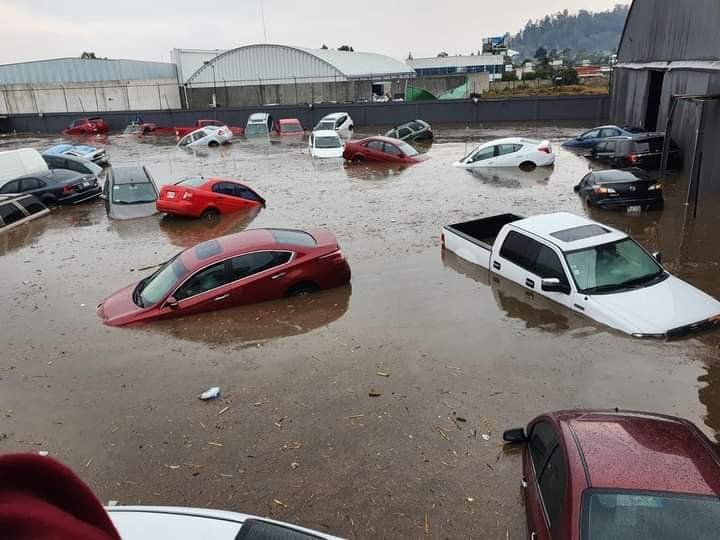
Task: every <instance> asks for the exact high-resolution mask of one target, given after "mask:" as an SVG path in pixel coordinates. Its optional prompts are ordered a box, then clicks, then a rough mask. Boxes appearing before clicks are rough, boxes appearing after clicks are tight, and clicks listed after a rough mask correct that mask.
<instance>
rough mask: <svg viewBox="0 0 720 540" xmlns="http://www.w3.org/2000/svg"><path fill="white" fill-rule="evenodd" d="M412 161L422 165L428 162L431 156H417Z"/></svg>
mask: <svg viewBox="0 0 720 540" xmlns="http://www.w3.org/2000/svg"><path fill="white" fill-rule="evenodd" d="M412 159H413V160H415V162H417V163H420V162H421V161H427V160H428V159H430V156H428V155H427V154H418V155H417V156H413V157H412Z"/></svg>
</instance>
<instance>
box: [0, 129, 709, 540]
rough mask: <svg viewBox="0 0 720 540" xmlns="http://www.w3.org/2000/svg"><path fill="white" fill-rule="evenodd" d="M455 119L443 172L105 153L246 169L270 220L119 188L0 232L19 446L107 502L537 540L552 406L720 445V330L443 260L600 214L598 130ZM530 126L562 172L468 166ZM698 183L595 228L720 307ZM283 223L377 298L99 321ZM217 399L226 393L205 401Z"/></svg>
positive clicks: (192, 166) (13, 437) (121, 143)
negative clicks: (586, 137)
mask: <svg viewBox="0 0 720 540" xmlns="http://www.w3.org/2000/svg"><path fill="white" fill-rule="evenodd" d="M433 127H434V128H435V131H436V135H437V138H436V141H435V142H434V144H433V145H432V146H431V147H430V148H429V149H428V152H429V155H430V159H429V160H428V161H426V162H424V163H421V164H418V165H415V166H412V167H409V168H404V169H398V168H393V167H388V166H377V165H375V166H371V165H364V164H361V165H357V166H355V165H352V166H350V165H343V164H342V163H341V162H340V161H336V162H322V163H320V162H313V161H312V160H311V158H310V157H309V155H308V151H307V147H306V138H305V139H304V140H303V141H302V142H294V143H293V142H279V141H273V142H272V143H270V144H268V143H265V142H262V143H260V142H248V141H246V140H244V139H242V138H238V140H237V141H236V142H235V143H234V144H232V145H230V146H227V147H223V148H220V149H209V150H208V151H207V152H205V153H203V154H192V153H187V152H183V151H181V150H178V149H176V148H175V146H174V141H173V140H172V139H164V140H163V139H154V138H150V137H148V138H145V139H137V138H135V137H121V136H110V137H109V138H108V139H107V140H102V141H99V144H101V145H105V146H106V147H107V150H108V154H109V155H110V159H111V162H112V163H113V164H144V165H146V166H147V167H148V168H149V169H150V171H151V172H152V174H153V175H154V177H155V179H156V180H157V181H158V183H161V184H165V183H169V182H172V181H175V180H177V179H179V178H180V177H182V176H185V175H193V174H203V175H206V176H221V177H229V178H237V179H241V180H244V181H246V182H247V183H248V184H249V185H251V186H253V187H254V188H255V189H256V190H257V191H258V192H259V193H261V194H262V195H263V196H264V197H265V198H266V199H267V208H266V209H264V210H262V211H261V212H259V213H258V214H257V215H229V216H223V217H222V218H220V219H218V220H215V221H194V222H193V221H187V220H181V219H170V218H161V217H160V216H154V217H151V218H146V219H140V220H133V221H126V222H117V221H109V220H108V218H107V216H106V214H105V208H104V206H103V203H102V201H101V200H96V201H93V202H90V203H86V204H81V205H78V206H75V207H71V208H60V209H58V210H54V211H53V212H52V214H51V215H50V216H49V217H47V218H43V219H39V220H37V221H34V222H31V223H30V224H28V225H26V226H23V227H20V228H18V229H16V230H13V231H10V232H9V233H7V234H4V235H2V236H0V275H1V276H2V277H3V279H2V281H0V296H1V297H2V300H3V302H2V308H3V318H2V321H3V324H2V326H1V327H0V343H2V354H1V355H0V413H1V414H0V452H3V453H4V452H10V451H41V450H46V451H48V452H49V453H50V454H51V455H52V456H55V457H57V458H59V459H60V460H61V461H63V462H65V463H67V464H68V465H70V466H71V467H72V468H73V469H74V470H75V471H77V472H78V474H79V475H80V476H81V477H82V478H83V479H84V480H85V481H87V482H88V483H89V484H90V486H91V487H92V488H93V489H94V490H95V492H96V493H97V494H98V495H99V497H100V498H101V499H102V500H103V501H104V502H107V501H109V500H118V501H120V502H121V503H123V504H150V505H152V504H157V505H183V506H200V507H212V508H222V509H227V510H234V511H240V512H247V513H253V514H259V515H269V516H272V517H274V518H277V519H281V520H283V521H290V522H294V523H297V524H300V525H305V526H308V527H312V528H315V529H319V530H323V531H327V532H332V533H334V534H337V535H340V536H348V537H352V538H366V537H386V538H390V537H411V538H417V537H425V536H428V537H434V538H445V537H447V538H462V537H475V538H479V537H483V538H524V537H525V535H526V531H525V529H524V523H525V517H524V509H523V507H522V499H521V491H520V476H521V462H520V457H519V454H518V453H515V452H511V451H508V450H506V449H503V445H502V441H501V435H502V431H503V430H504V429H506V428H510V427H518V426H521V425H523V424H525V423H527V421H528V420H530V419H531V418H532V417H534V416H535V415H537V414H539V413H541V412H545V411H547V410H552V409H563V408H575V407H601V408H615V407H619V408H626V409H641V410H651V411H657V412H663V413H669V414H675V415H679V416H683V417H685V418H688V419H689V420H691V421H693V422H695V423H696V424H697V425H698V426H699V427H701V429H703V430H704V431H705V432H706V433H708V434H709V435H710V436H711V437H712V438H716V432H717V431H720V367H719V366H720V364H718V358H719V357H720V336H718V334H717V333H716V334H707V335H702V336H698V337H692V338H690V339H685V340H679V341H673V342H660V341H640V340H635V339H632V338H628V337H626V336H623V335H620V334H618V333H615V332H612V331H610V330H608V329H606V328H603V327H600V326H598V325H596V324H595V323H593V322H592V321H589V320H586V319H583V318H581V317H579V316H576V315H573V314H571V313H570V312H568V311H561V308H559V307H556V306H555V305H553V304H551V303H549V302H545V301H543V300H541V299H540V298H538V297H535V298H530V297H528V296H527V295H526V293H525V291H524V290H523V289H520V288H518V287H516V286H514V285H511V284H509V283H504V282H501V283H493V282H490V281H489V280H488V276H487V273H485V272H483V271H481V270H480V269H478V268H476V267H474V266H472V265H469V264H467V263H465V262H463V261H461V260H460V259H457V258H455V257H454V256H452V255H445V256H443V255H442V253H441V249H440V239H439V236H440V228H441V227H442V226H443V225H445V224H449V223H455V222H459V221H463V220H467V219H471V218H473V217H481V216H489V215H492V214H497V213H503V212H513V213H517V214H521V215H531V214H534V213H540V212H551V211H560V210H566V211H571V212H576V213H588V210H587V209H586V208H584V207H583V205H582V204H581V202H580V200H579V199H578V198H577V196H576V195H575V194H574V193H573V190H572V187H573V185H574V184H575V183H577V181H578V180H579V179H580V178H581V177H582V176H583V174H584V171H586V170H587V168H588V162H587V161H586V160H585V159H583V158H582V157H579V156H576V155H574V154H571V153H569V152H567V151H564V150H561V149H559V142H560V141H561V140H562V139H563V138H565V137H567V136H569V135H571V134H574V133H576V132H578V131H579V130H580V129H581V128H582V127H583V126H547V125H527V124H524V125H522V126H518V125H507V126H497V125H494V126H485V127H480V128H472V129H468V128H464V127H458V126H433ZM587 127H589V126H587ZM365 131H367V132H368V134H370V133H375V132H380V131H384V129H382V130H381V129H380V128H378V129H377V130H376V131H373V130H365ZM517 134H521V135H525V136H531V137H534V138H549V139H550V140H551V141H552V143H553V146H554V148H555V151H556V152H557V153H558V159H557V161H556V165H555V167H554V168H553V169H547V170H545V169H536V170H535V171H531V172H522V171H520V170H512V171H498V172H491V173H487V174H484V175H472V174H470V173H468V172H466V171H463V170H460V169H455V168H452V167H451V164H452V163H453V162H454V161H456V160H458V159H459V158H461V157H462V156H463V155H465V154H466V153H467V152H468V151H469V150H471V149H472V148H473V147H474V145H476V144H477V143H479V142H481V141H485V140H488V139H492V138H497V137H502V136H510V135H517ZM59 140H60V139H58V138H53V137H43V138H39V137H37V138H36V137H30V138H2V139H0V148H1V149H3V150H4V149H11V148H20V147H24V146H31V147H35V148H38V149H42V148H44V147H47V146H49V145H50V144H53V143H55V142H58V141H59ZM686 191H687V186H686V182H685V180H684V179H683V178H681V177H672V178H671V179H669V180H668V181H667V182H666V184H665V210H663V211H661V212H651V213H641V214H623V213H617V212H611V213H607V212H599V211H596V210H592V211H590V212H589V214H590V216H591V217H592V218H594V219H597V220H599V221H602V222H605V223H608V224H610V225H612V226H615V227H618V228H620V229H623V230H625V231H627V232H628V233H630V234H631V235H633V236H634V237H635V238H636V239H637V240H639V241H640V242H641V243H643V244H644V245H645V246H646V247H647V248H648V249H649V250H652V251H655V250H661V251H662V252H663V256H664V264H665V266H666V268H667V269H668V270H670V271H672V272H674V273H675V274H677V275H678V276H679V277H681V278H683V279H686V280H687V281H689V282H690V283H692V284H693V285H696V286H698V287H700V288H701V289H704V290H705V291H707V292H708V293H710V294H711V295H713V296H715V297H716V298H717V297H720V280H718V273H719V271H720V247H719V246H720V242H719V241H718V238H717V231H718V230H719V229H718V226H720V216H718V214H717V210H716V209H717V207H718V206H717V204H718V202H720V201H718V200H717V199H715V200H711V199H707V200H705V201H704V202H703V204H701V205H700V207H699V209H698V217H697V218H696V219H693V218H692V215H691V214H692V209H690V208H688V207H687V206H685V205H684V204H683V202H684V200H685V195H686ZM713 208H714V209H715V210H714V211H711V209H713ZM263 226H278V227H295V228H304V229H311V228H327V229H329V230H331V231H333V232H334V233H335V234H336V235H337V237H338V239H339V241H340V244H341V246H342V248H343V251H344V252H345V254H346V256H347V257H348V259H349V262H350V264H351V266H352V270H353V278H352V286H351V287H345V288H341V289H335V290H331V291H326V292H323V293H319V294H316V295H312V296H310V297H307V298H303V299H288V300H283V301H278V302H271V303H266V304H261V305H254V306H247V307H243V308H237V309H231V310H226V311H219V312H214V313H209V314H203V315H198V316H192V317H188V318H183V319H176V320H170V321H164V322H160V323H153V324H148V325H145V326H137V327H129V328H108V327H104V326H103V325H102V324H101V323H100V321H99V320H98V318H97V316H96V314H95V306H96V305H97V303H98V302H99V301H100V300H102V299H103V298H104V297H106V296H107V295H108V294H110V293H112V292H114V291H115V290H117V289H119V288H120V287H121V286H124V285H127V284H129V283H131V282H133V281H136V280H138V279H139V278H140V277H142V276H144V275H146V274H147V271H142V270H141V269H142V268H146V267H149V266H153V265H156V264H158V263H160V262H162V261H164V260H166V259H168V258H170V257H171V256H172V255H174V254H175V253H177V252H178V251H179V250H180V249H182V248H184V247H188V246H191V245H193V244H195V243H197V242H200V241H203V240H205V239H208V238H213V237H216V236H220V235H224V234H229V233H232V232H237V231H239V230H242V229H243V228H245V227H263ZM216 385H217V386H220V387H221V388H222V396H221V398H220V399H219V400H215V401H211V402H202V401H200V400H198V399H197V395H198V394H199V393H200V392H202V391H204V390H206V389H207V388H209V387H211V386H216ZM370 394H373V396H374V397H371V395H370ZM377 394H379V395H377Z"/></svg>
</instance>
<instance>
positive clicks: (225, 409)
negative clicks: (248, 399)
mask: <svg viewBox="0 0 720 540" xmlns="http://www.w3.org/2000/svg"><path fill="white" fill-rule="evenodd" d="M228 409H230V405H228V406H227V407H225V408H224V409H223V410H221V411H220V412H219V413H217V415H218V416H220V415H221V414H224V413H226V412H228Z"/></svg>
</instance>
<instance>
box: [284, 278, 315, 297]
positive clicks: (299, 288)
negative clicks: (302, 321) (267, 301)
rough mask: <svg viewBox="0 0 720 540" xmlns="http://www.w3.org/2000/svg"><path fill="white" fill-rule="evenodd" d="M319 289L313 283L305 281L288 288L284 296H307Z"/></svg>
mask: <svg viewBox="0 0 720 540" xmlns="http://www.w3.org/2000/svg"><path fill="white" fill-rule="evenodd" d="M319 289H320V287H318V286H317V285H316V284H315V283H312V282H310V281H305V282H303V283H297V284H295V285H293V286H292V287H290V288H289V289H288V291H287V293H285V296H308V295H309V294H312V293H314V292H317V291H318V290H319Z"/></svg>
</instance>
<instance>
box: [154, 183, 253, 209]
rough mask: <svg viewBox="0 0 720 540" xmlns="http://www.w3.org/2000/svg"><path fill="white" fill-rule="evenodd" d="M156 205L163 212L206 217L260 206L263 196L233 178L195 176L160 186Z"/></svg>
mask: <svg viewBox="0 0 720 540" xmlns="http://www.w3.org/2000/svg"><path fill="white" fill-rule="evenodd" d="M156 206H157V209H158V211H160V212H164V213H166V214H172V215H176V216H188V217H206V218H208V217H214V216H218V215H220V214H227V213H230V212H237V211H238V210H247V209H248V208H254V207H263V206H265V199H263V198H262V197H261V196H260V195H258V194H257V193H256V192H255V191H254V190H253V189H252V188H250V187H248V186H246V185H245V184H242V183H240V182H238V181H237V180H226V179H223V178H204V177H202V176H195V177H190V178H183V179H182V180H180V181H179V182H176V183H175V184H172V185H169V186H168V185H166V186H163V187H162V189H161V190H160V196H159V197H158V200H157V205H156Z"/></svg>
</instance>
